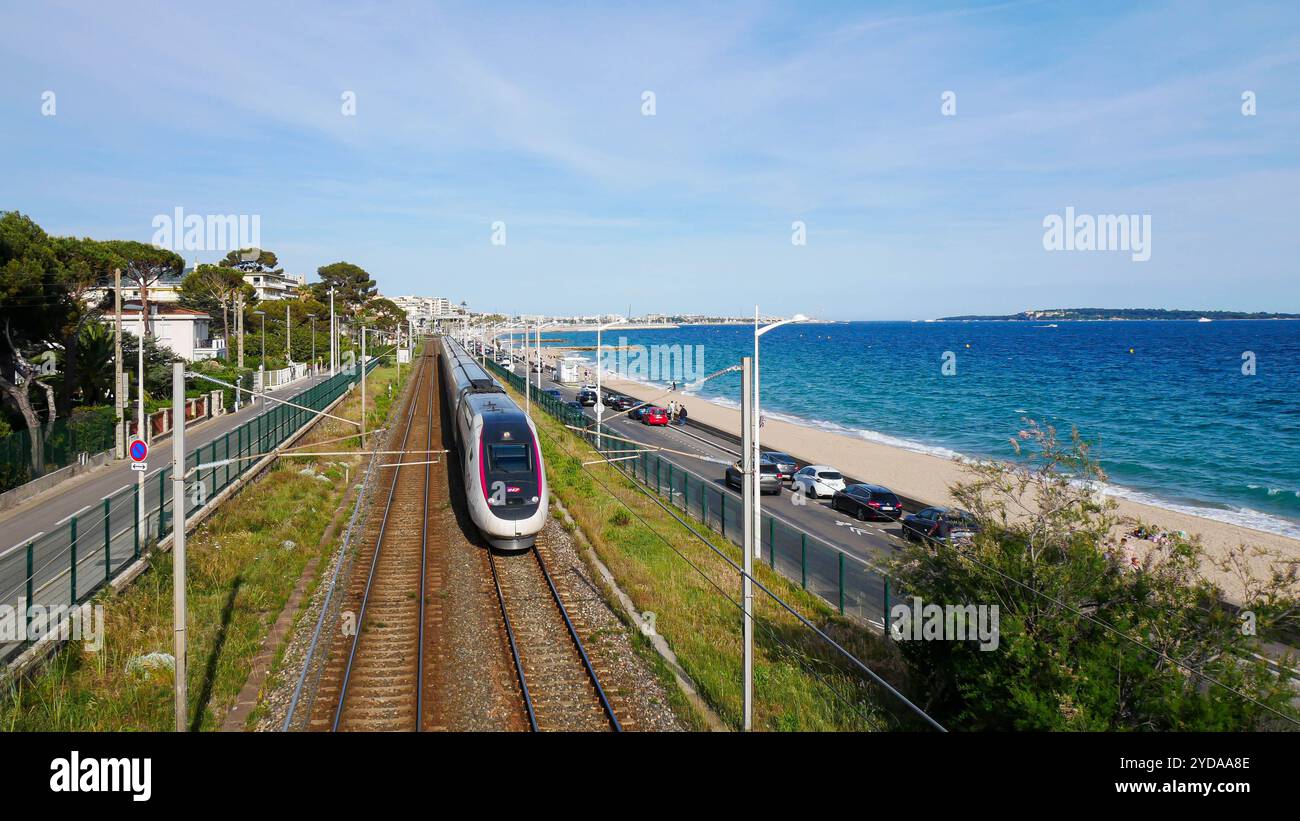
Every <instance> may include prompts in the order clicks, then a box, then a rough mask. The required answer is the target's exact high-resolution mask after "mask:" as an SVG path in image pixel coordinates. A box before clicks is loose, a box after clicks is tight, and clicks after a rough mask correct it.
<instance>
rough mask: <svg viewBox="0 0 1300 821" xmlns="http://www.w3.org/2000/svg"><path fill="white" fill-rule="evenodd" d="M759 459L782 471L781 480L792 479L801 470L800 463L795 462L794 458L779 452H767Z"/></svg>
mask: <svg viewBox="0 0 1300 821" xmlns="http://www.w3.org/2000/svg"><path fill="white" fill-rule="evenodd" d="M758 458H760V459H762V460H763V461H764V462H771V463H772V464H774V465H776V466H777V468H778V469H779V470H780V471H781V478H782V479H783V480H786V481H789V480H790V479H792V478H793V477H794V474H795V471H797V470H799V463H798V462H796V461H795V460H794V457H793V456H791V455H790V454H788V453H782V452H781V451H779V450H765V451H763V453H762V455H761V456H759V457H758Z"/></svg>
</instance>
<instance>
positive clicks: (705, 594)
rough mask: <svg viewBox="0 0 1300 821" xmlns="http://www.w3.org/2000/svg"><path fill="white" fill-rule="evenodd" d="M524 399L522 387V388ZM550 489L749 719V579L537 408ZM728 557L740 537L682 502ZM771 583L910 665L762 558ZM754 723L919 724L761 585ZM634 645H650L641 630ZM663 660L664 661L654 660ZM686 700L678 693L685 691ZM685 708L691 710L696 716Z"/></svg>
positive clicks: (889, 662) (885, 673) (890, 665)
mask: <svg viewBox="0 0 1300 821" xmlns="http://www.w3.org/2000/svg"><path fill="white" fill-rule="evenodd" d="M515 398H516V399H518V400H520V401H521V402H522V397H521V396H518V395H516V396H515ZM534 421H535V422H536V423H537V426H538V429H539V431H540V433H541V440H542V450H543V453H544V455H545V458H546V466H547V477H548V479H549V480H550V485H551V493H552V494H554V495H555V496H558V497H559V498H560V500H561V501H563V503H564V506H565V507H566V508H568V511H569V514H570V515H571V516H572V517H573V519H574V520H575V521H576V522H577V523H578V525H579V526H580V527H581V528H582V530H583V533H584V534H585V535H586V536H587V538H588V539H589V540H590V541H591V543H592V545H593V547H594V548H595V550H596V553H597V555H599V556H600V559H601V561H603V562H604V563H605V564H606V566H608V567H609V569H610V572H612V573H613V574H614V577H615V579H616V580H617V581H618V584H619V586H620V587H622V589H623V590H624V591H625V592H626V593H627V594H628V596H629V597H631V599H632V601H633V602H634V603H635V605H636V607H637V609H638V610H639V611H641V612H642V613H645V612H646V611H649V612H652V613H654V614H655V629H656V631H657V632H658V633H659V634H660V635H662V636H663V637H664V638H665V639H666V640H667V641H668V643H669V644H670V645H671V646H672V648H673V651H674V653H676V654H677V658H678V661H679V662H680V663H681V665H682V667H683V668H684V669H685V670H686V672H687V673H688V674H689V675H690V676H691V678H692V679H693V680H694V681H695V684H696V686H697V687H698V688H699V691H700V694H701V696H702V697H703V698H704V699H705V700H706V701H707V702H708V704H709V705H710V706H711V707H712V708H713V709H714V710H715V711H716V712H717V713H718V715H719V716H720V717H721V718H722V719H723V721H725V722H726V723H727V724H729V725H730V726H731V727H733V728H740V727H741V726H742V721H743V706H742V705H743V695H742V685H741V681H742V679H741V674H742V618H741V612H740V609H739V607H738V604H737V602H739V601H740V588H741V580H740V577H739V575H738V574H737V573H736V571H735V570H734V569H733V568H732V567H731V566H730V565H729V564H727V562H726V561H724V560H723V559H722V558H721V557H720V556H719V555H718V554H717V553H716V552H714V550H712V549H710V548H709V547H708V546H707V545H705V544H704V543H702V542H701V541H700V540H699V539H698V538H697V537H696V536H694V535H693V534H691V532H690V531H689V530H688V529H687V528H686V527H684V526H683V525H682V524H681V523H680V522H679V521H678V520H677V519H676V518H674V517H673V516H672V515H670V514H669V513H667V512H666V511H664V510H663V509H662V508H660V507H659V506H658V505H656V504H655V503H654V502H653V501H652V500H651V499H649V498H647V496H646V495H645V494H643V493H642V492H640V491H639V490H638V489H637V487H636V485H635V483H634V482H633V481H632V480H631V479H629V478H627V477H626V476H624V475H623V474H622V473H620V472H618V471H617V470H615V469H614V468H613V467H611V466H609V465H590V466H586V467H584V466H583V465H582V462H584V461H591V460H592V459H595V458H597V457H596V456H595V455H594V454H593V451H592V449H591V447H590V446H589V445H588V444H587V443H586V442H585V441H583V440H582V439H581V438H580V437H579V436H577V435H576V434H575V433H573V432H572V431H569V430H568V429H566V428H564V427H563V425H561V424H560V423H559V422H558V421H557V420H555V419H553V418H551V417H549V416H547V415H546V414H544V413H540V412H539V413H537V414H535V415H534ZM677 513H678V515H680V516H682V517H683V518H684V519H686V520H687V521H689V522H691V524H692V526H693V527H694V529H695V530H696V531H698V532H699V533H701V534H704V535H705V536H707V537H709V539H710V541H711V543H712V544H713V546H714V547H715V548H716V549H717V551H720V552H721V553H722V554H724V555H726V556H728V557H729V558H730V559H731V560H732V561H735V562H737V563H740V562H741V561H742V557H741V552H740V549H739V548H736V547H734V546H733V545H732V544H731V543H730V542H727V541H725V540H723V539H721V538H716V537H715V536H714V534H712V533H711V532H710V531H709V530H708V528H707V527H705V526H704V525H703V524H702V523H700V522H699V521H698V520H694V519H693V518H691V517H689V516H687V515H686V514H684V513H681V512H680V511H677ZM755 577H756V578H758V579H759V580H760V581H761V582H762V583H763V584H764V585H765V586H766V587H767V588H768V589H769V590H771V591H773V592H774V593H776V594H777V595H778V596H780V597H781V598H782V599H783V600H784V601H785V602H787V603H788V604H790V605H791V606H792V607H794V608H795V609H796V610H798V611H799V612H800V613H801V614H802V615H803V616H804V617H805V618H807V619H808V620H809V621H811V622H812V623H813V624H815V625H817V626H818V628H820V629H821V630H823V631H824V632H826V633H827V634H829V635H830V636H831V637H832V638H834V639H835V641H837V642H838V643H839V644H840V645H841V646H843V647H845V648H846V649H848V650H849V651H850V652H851V653H853V655H855V656H856V657H857V658H859V659H861V660H862V661H863V662H864V663H865V664H867V665H868V666H869V667H871V669H873V670H875V671H876V672H877V673H878V674H880V675H881V676H882V677H884V678H885V679H886V680H888V681H890V682H891V683H892V684H894V685H895V686H898V685H899V684H900V683H903V682H904V679H905V672H904V670H905V668H904V666H903V662H902V659H901V658H900V656H899V655H898V653H897V652H896V650H895V648H894V647H893V646H892V644H890V643H889V642H887V641H886V640H884V639H882V638H880V637H877V636H875V635H873V634H871V633H869V632H868V631H866V630H865V629H863V628H861V627H859V626H858V625H856V624H854V623H852V622H850V621H849V620H847V619H845V618H843V617H841V616H839V614H838V613H836V612H835V611H834V610H833V609H831V608H830V607H829V606H827V605H826V604H825V603H824V602H823V601H822V600H821V599H819V598H817V597H816V596H814V595H812V594H811V593H808V592H806V591H804V590H802V589H800V588H799V587H797V586H795V585H793V584H791V583H790V582H788V581H787V580H786V579H785V578H783V577H781V576H779V575H777V574H776V573H774V572H773V571H771V570H770V569H769V568H768V567H766V566H764V565H761V564H760V565H758V566H757V567H756V569H755ZM755 620H756V624H757V627H756V629H755V637H754V727H755V728H756V729H765V730H790V731H825V730H859V731H860V730H886V729H895V728H904V729H911V728H914V727H917V726H919V724H918V723H917V722H915V721H914V720H913V719H911V718H910V716H909V715H908V714H906V713H904V712H903V711H900V709H899V708H898V705H897V703H896V702H894V701H893V700H892V699H891V697H890V696H889V695H888V694H887V693H885V692H884V691H883V690H882V689H881V688H879V687H878V686H877V685H875V684H874V683H872V682H871V681H870V679H869V678H867V677H866V676H865V674H863V673H861V672H860V671H859V670H857V669H856V668H853V667H852V666H851V665H850V663H849V662H848V661H847V660H846V659H844V658H843V656H841V655H839V654H838V653H836V651H835V650H834V649H833V648H831V647H830V646H829V645H828V644H827V643H826V642H825V641H824V640H822V639H821V638H820V637H818V636H817V635H816V634H815V633H813V632H812V631H810V630H809V629H808V628H806V627H805V626H804V625H802V624H801V623H800V622H799V621H798V620H797V619H796V618H795V617H794V616H792V615H791V614H790V613H789V612H787V611H786V610H784V609H783V608H781V607H780V606H779V605H778V604H776V603H775V602H773V601H772V600H771V599H770V598H768V597H767V596H766V594H764V593H762V592H761V591H759V590H757V589H755ZM636 646H637V647H638V648H640V649H642V650H647V648H646V643H645V642H638V643H637V644H636ZM656 669H660V668H659V667H657V668H656ZM679 706H680V702H679ZM688 720H690V719H689V718H688Z"/></svg>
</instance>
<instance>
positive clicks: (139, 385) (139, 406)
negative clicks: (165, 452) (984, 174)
mask: <svg viewBox="0 0 1300 821" xmlns="http://www.w3.org/2000/svg"><path fill="white" fill-rule="evenodd" d="M144 323H145V315H144V304H143V303H141V305H140V328H139V330H140V335H139V336H138V337H136V341H135V343H136V353H137V368H138V370H137V372H136V386H135V394H136V398H135V436H136V438H137V439H139V440H140V441H142V442H145V443H148V441H149V434H148V432H147V431H146V430H145V427H144ZM136 484H137V485H138V486H139V492H140V500H141V503H140V507H139V509H138V511H137V514H138V515H137V516H136V521H135V528H136V532H137V533H139V534H140V538H142V539H144V540H145V541H148V538H147V534H146V533H145V527H144V524H145V522H144V471H143V470H142V471H140V472H139V473H138V474H137V476H136ZM158 525H159V532H160V533H161V531H162V518H161V517H159V520H158Z"/></svg>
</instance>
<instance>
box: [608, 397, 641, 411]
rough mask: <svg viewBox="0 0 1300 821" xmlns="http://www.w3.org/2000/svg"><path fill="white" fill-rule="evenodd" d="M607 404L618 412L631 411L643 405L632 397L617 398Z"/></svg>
mask: <svg viewBox="0 0 1300 821" xmlns="http://www.w3.org/2000/svg"><path fill="white" fill-rule="evenodd" d="M606 404H607V405H609V407H611V408H613V409H614V410H616V411H625V410H631V409H632V408H635V407H636V406H637V405H640V404H641V403H640V402H638V401H637V400H635V399H633V398H632V397H630V396H616V397H614V399H613V400H611V401H610V402H607V403H606Z"/></svg>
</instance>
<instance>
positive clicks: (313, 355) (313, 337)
mask: <svg viewBox="0 0 1300 821" xmlns="http://www.w3.org/2000/svg"><path fill="white" fill-rule="evenodd" d="M311 366H312V368H315V367H316V315H315V314H312V315H311ZM313 375H314V374H313Z"/></svg>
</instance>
